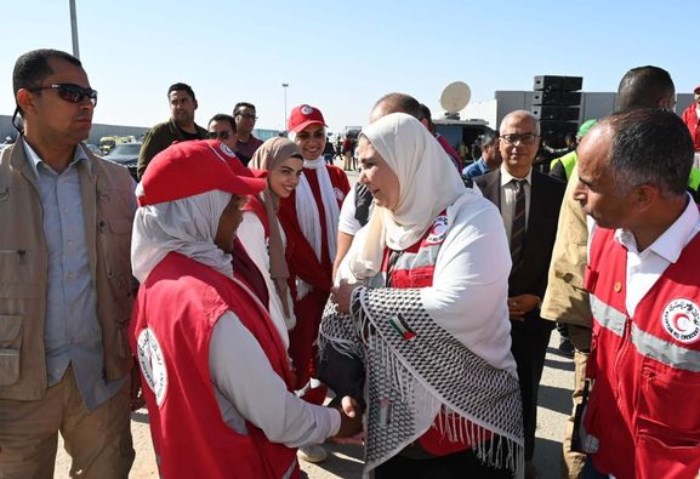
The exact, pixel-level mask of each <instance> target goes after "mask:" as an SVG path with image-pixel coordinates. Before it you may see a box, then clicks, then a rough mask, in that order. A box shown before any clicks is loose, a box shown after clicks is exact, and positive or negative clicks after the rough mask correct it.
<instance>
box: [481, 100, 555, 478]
mask: <svg viewBox="0 0 700 479" xmlns="http://www.w3.org/2000/svg"><path fill="white" fill-rule="evenodd" d="M539 143H540V136H539V124H538V122H537V119H536V118H535V117H534V116H533V115H532V114H531V113H530V112H527V111H524V110H517V111H514V112H511V113H509V114H508V115H506V116H505V117H504V118H503V121H502V122H501V128H500V137H499V150H500V152H501V156H502V157H503V163H502V164H501V167H500V169H498V170H496V171H492V172H490V173H487V174H485V175H483V176H480V177H478V178H475V179H474V182H475V183H476V184H477V185H478V186H479V188H480V189H481V191H482V192H483V194H484V196H485V197H486V198H488V199H489V200H491V201H492V202H493V203H494V204H495V205H496V206H497V207H498V209H499V210H500V211H501V216H503V224H504V225H505V228H506V233H507V235H508V239H509V241H510V246H511V257H512V260H513V267H512V270H511V273H510V278H509V280H508V281H509V289H508V309H509V311H510V318H511V323H512V330H511V338H512V341H513V344H512V346H511V350H512V352H513V356H514V357H515V361H516V363H517V365H518V377H519V378H520V388H521V394H522V399H523V421H524V426H525V461H526V474H525V477H526V479H529V478H535V477H537V472H536V470H535V467H534V465H533V463H532V458H533V455H534V449H535V427H536V425H537V392H538V388H539V383H540V379H541V377H542V370H543V368H544V358H545V353H546V351H547V345H548V344H549V337H550V335H551V333H552V329H553V326H552V324H551V321H546V320H544V319H542V318H541V317H540V303H541V301H542V297H543V296H544V292H545V290H546V289H547V272H548V269H549V262H550V260H551V256H552V247H553V246H554V239H555V237H556V233H557V220H558V217H559V209H560V207H561V203H562V200H563V198H564V190H565V188H566V186H565V184H564V183H562V182H561V181H559V180H557V179H555V178H551V177H549V176H547V175H544V174H542V173H539V172H537V171H533V169H532V163H533V161H534V159H535V156H536V155H537V149H538V147H539Z"/></svg>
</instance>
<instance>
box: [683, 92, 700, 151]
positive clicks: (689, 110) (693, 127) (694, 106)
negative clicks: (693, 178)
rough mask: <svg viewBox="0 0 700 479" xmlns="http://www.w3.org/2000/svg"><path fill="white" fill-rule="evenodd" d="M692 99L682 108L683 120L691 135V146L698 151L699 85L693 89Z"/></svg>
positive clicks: (699, 119)
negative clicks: (693, 96)
mask: <svg viewBox="0 0 700 479" xmlns="http://www.w3.org/2000/svg"><path fill="white" fill-rule="evenodd" d="M693 94H694V95H695V99H694V101H693V102H692V103H691V104H690V105H688V106H687V107H686V109H685V110H683V121H684V122H685V124H686V126H687V127H688V131H690V136H691V137H693V146H694V147H695V151H696V152H700V115H699V114H698V112H700V85H698V86H696V87H695V90H693Z"/></svg>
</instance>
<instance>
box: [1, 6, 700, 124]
mask: <svg viewBox="0 0 700 479" xmlns="http://www.w3.org/2000/svg"><path fill="white" fill-rule="evenodd" d="M76 3H77V10H78V25H79V37H80V54H81V55H80V56H81V60H82V61H83V64H84V67H85V69H86V71H87V72H88V75H89V78H90V82H91V84H92V87H93V88H95V89H96V90H98V91H99V103H98V107H97V109H96V111H95V117H94V121H95V122H99V123H117V124H127V125H139V126H150V125H152V124H154V123H157V122H160V121H163V120H165V119H167V118H168V114H169V113H168V105H167V99H166V91H167V88H168V86H169V85H170V84H171V83H175V82H177V81H182V82H185V83H189V84H190V85H192V87H193V88H194V90H195V93H196V94H197V98H198V100H199V110H198V111H197V116H196V119H197V122H198V123H199V124H202V125H205V124H206V122H207V120H208V119H209V118H210V117H211V116H212V115H213V114H215V113H219V112H224V113H230V111H231V109H232V107H233V105H234V104H235V103H236V102H237V101H250V102H252V103H255V104H256V106H257V111H258V116H259V117H260V119H259V121H258V125H257V126H258V127H259V128H274V129H283V117H284V89H283V88H282V86H281V84H282V83H283V82H286V83H288V84H289V88H288V89H287V105H288V110H291V108H292V107H293V106H295V105H298V104H301V103H309V104H311V105H314V106H317V107H319V108H320V109H321V111H323V112H324V114H325V116H326V122H327V123H328V125H329V126H330V130H331V131H336V130H342V128H343V127H344V126H345V125H363V124H365V123H366V119H367V116H368V114H369V110H370V108H371V106H372V104H373V103H374V101H375V100H376V99H377V98H379V97H380V96H381V95H383V94H384V93H387V92H390V91H402V92H406V93H409V94H412V95H413V96H415V97H416V98H418V99H419V100H420V101H422V102H423V103H425V104H426V105H428V106H429V107H430V108H431V109H432V110H433V115H434V116H436V117H439V116H441V109H440V106H439V97H440V93H441V91H442V89H443V88H444V87H445V86H446V85H447V84H448V83H451V82H452V81H456V80H461V81H465V82H467V83H468V84H469V85H470V86H471V89H472V101H484V100H490V99H492V98H493V94H494V91H496V90H529V89H531V88H532V84H533V76H535V75H540V74H554V75H575V76H583V77H584V81H583V87H584V90H586V91H614V90H615V89H616V88H617V84H618V82H619V80H620V78H621V77H622V75H623V74H624V73H625V71H627V70H628V69H629V68H631V67H634V66H639V65H646V64H652V65H658V66H661V67H663V68H666V69H667V70H668V71H669V72H670V73H671V75H672V77H673V79H674V82H675V84H676V88H677V90H678V91H679V92H690V91H692V89H693V87H694V86H695V85H696V84H698V83H700V68H698V61H697V51H696V48H694V44H695V34H696V32H697V22H696V21H695V17H696V15H697V7H698V0H677V1H676V0H674V1H667V2H663V3H659V2H658V1H651V0H636V1H630V0H620V1H615V0H607V1H600V0H590V1H586V2H578V1H577V2H574V1H565V0H560V1H544V0H539V1H538V0H534V1H528V2H523V1H515V0H513V1H497V0H492V1H481V2H475V1H473V0H433V1H417V0H405V1H385V0H374V1H372V0H355V1H346V2H337V1H319V0H313V1H297V2H285V1H282V0H268V1H255V0H248V1H239V0H229V1H224V0H221V1H219V0H208V1H207V0H203V1H199V2H193V1H187V2H186V1H182V0H168V1H166V0H120V1H114V0H112V1H109V0H90V1H88V0H76ZM8 4H9V5H8ZM0 15H1V16H2V18H3V21H2V25H3V27H2V43H1V44H2V55H0V113H2V114H11V113H12V111H13V109H14V99H13V96H12V81H11V75H12V73H11V72H12V68H13V65H14V62H15V60H16V58H17V57H18V56H19V55H20V54H22V53H24V52H26V51H28V50H32V49H35V48H42V47H51V48H57V49H62V50H66V51H71V49H72V46H71V34H70V22H69V18H70V17H69V1H68V0H21V1H19V0H7V1H5V2H3V5H2V7H1V8H0ZM686 18H687V20H686ZM682 107H685V105H679V108H682Z"/></svg>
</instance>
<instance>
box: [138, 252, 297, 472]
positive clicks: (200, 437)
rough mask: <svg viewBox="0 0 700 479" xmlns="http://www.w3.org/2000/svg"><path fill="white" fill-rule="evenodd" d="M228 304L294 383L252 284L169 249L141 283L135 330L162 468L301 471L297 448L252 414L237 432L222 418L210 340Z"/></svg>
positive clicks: (276, 367) (274, 365) (282, 374)
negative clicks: (269, 433) (273, 436)
mask: <svg viewBox="0 0 700 479" xmlns="http://www.w3.org/2000/svg"><path fill="white" fill-rule="evenodd" d="M226 311H232V312H234V313H235V314H236V316H237V317H238V319H239V320H240V321H241V323H242V324H243V325H244V326H245V327H246V328H247V329H248V330H249V331H250V332H251V333H252V334H253V335H254V336H255V338H256V339H257V340H258V342H259V344H260V347H261V348H262V349H263V350H264V351H265V353H266V354H267V357H268V358H269V360H270V364H271V365H272V368H273V369H274V370H275V372H276V373H277V374H279V376H280V377H281V378H283V380H284V381H285V383H286V384H287V387H288V388H289V387H290V384H291V375H290V371H289V367H288V364H287V359H286V354H285V350H284V345H283V344H282V341H281V339H280V337H279V333H278V332H277V329H276V328H275V326H274V324H273V323H272V321H271V320H270V318H269V316H268V315H267V313H266V311H265V310H264V308H263V307H262V305H261V304H259V302H258V301H256V300H255V299H253V296H252V294H251V293H250V292H249V291H248V290H247V287H243V286H241V285H240V284H238V283H236V282H235V281H233V280H231V279H229V278H227V277H225V276H224V275H222V274H220V273H218V272H217V271H214V270H213V269H211V268H208V267H206V266H204V265H202V264H200V263H198V262H196V261H194V260H192V259H189V258H187V257H185V256H182V255H180V254H177V253H170V254H168V255H167V256H166V257H165V258H164V259H163V260H162V261H161V262H160V263H159V264H158V265H157V266H156V268H155V269H154V270H153V271H152V272H151V274H150V275H149V276H148V278H147V280H146V281H145V282H144V283H143V284H142V285H141V288H140V289H139V294H138V298H137V302H136V307H135V309H134V315H133V321H132V326H131V328H132V330H131V335H130V338H131V346H132V348H133V351H137V353H138V357H139V358H138V359H139V363H140V365H141V374H142V384H143V392H144V397H145V399H146V404H147V406H148V417H149V421H150V426H151V436H152V438H153V445H154V448H155V451H156V454H157V456H158V464H159V470H160V474H161V476H162V477H166V478H169V479H174V478H183V479H184V478H193V477H206V478H221V479H224V478H226V479H233V478H240V479H258V478H269V479H279V478H281V477H284V475H285V473H287V472H288V471H290V470H291V471H293V472H292V475H291V477H293V478H297V477H299V468H298V465H297V464H296V450H295V449H290V448H288V447H286V446H284V445H282V444H274V443H271V442H269V441H268V440H267V438H266V437H265V435H264V434H263V432H262V431H261V430H260V429H259V428H257V427H256V426H254V425H253V424H251V423H250V422H247V421H246V428H247V431H248V435H244V434H239V433H237V432H236V431H234V430H233V429H231V428H230V427H229V426H228V425H227V424H226V423H224V421H223V420H222V418H221V413H220V412H219V406H218V404H217V402H216V398H215V395H214V390H213V388H212V386H211V377H210V374H209V342H210V339H211V334H212V330H213V328H214V326H215V324H216V321H217V320H218V319H219V318H220V317H221V315H222V314H223V313H225V312H226Z"/></svg>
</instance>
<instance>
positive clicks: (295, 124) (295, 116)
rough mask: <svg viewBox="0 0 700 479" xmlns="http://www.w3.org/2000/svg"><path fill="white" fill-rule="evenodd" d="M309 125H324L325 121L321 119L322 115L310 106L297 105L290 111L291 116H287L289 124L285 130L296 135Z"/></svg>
mask: <svg viewBox="0 0 700 479" xmlns="http://www.w3.org/2000/svg"><path fill="white" fill-rule="evenodd" d="M311 125H322V126H327V125H326V120H324V119H323V114H322V113H321V110H319V109H318V108H314V107H313V106H311V105H306V104H304V105H299V106H297V107H295V108H294V109H293V110H292V114H291V115H289V124H288V125H287V129H288V130H289V131H291V132H294V133H297V132H299V131H301V130H303V129H304V128H306V127H308V126H311Z"/></svg>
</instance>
